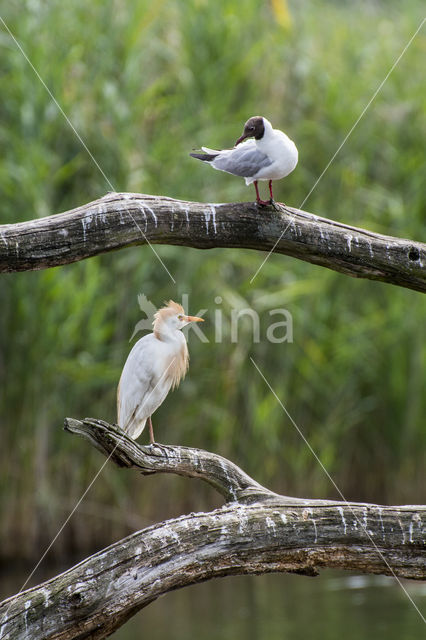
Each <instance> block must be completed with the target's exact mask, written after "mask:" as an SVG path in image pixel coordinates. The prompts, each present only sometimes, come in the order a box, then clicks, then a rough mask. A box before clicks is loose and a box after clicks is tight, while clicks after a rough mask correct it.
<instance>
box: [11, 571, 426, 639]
mask: <svg viewBox="0 0 426 640" xmlns="http://www.w3.org/2000/svg"><path fill="white" fill-rule="evenodd" d="M59 571H60V568H58V569H57V570H56V571H55V570H52V569H50V570H49V575H45V576H44V575H43V576H42V575H39V576H38V580H34V581H32V582H33V583H35V582H39V581H40V580H42V579H44V578H47V577H51V576H52V575H54V574H55V573H59ZM25 577H26V575H25V574H21V573H13V574H11V573H2V574H1V575H0V599H2V598H4V597H6V596H8V595H11V594H12V593H14V592H16V591H18V590H19V588H20V587H21V586H22V583H23V581H24V580H25ZM403 585H404V587H405V589H406V590H407V591H408V594H409V595H410V597H411V598H412V599H413V600H414V601H415V603H416V605H417V606H418V608H419V609H420V611H421V612H422V613H423V615H425V614H426V583H418V582H411V581H404V582H403ZM111 638H112V639H113V640H134V639H138V638H148V639H149V640H166V639H167V640H170V639H172V640H189V639H192V638H195V639H198V638H200V639H203V640H213V638H214V639H217V638H220V640H275V639H277V640H278V639H281V638H282V639H285V640H287V639H288V640H310V639H311V638H315V639H319V640H342V639H344V640H363V639H364V638H365V639H368V640H370V639H371V640H419V639H421V638H426V625H425V624H424V623H423V622H422V620H421V618H420V616H419V614H418V613H417V612H416V610H415V608H414V606H413V604H412V603H411V602H410V600H409V599H408V597H407V595H406V594H405V593H404V591H403V589H402V588H401V587H400V586H399V585H398V583H397V582H396V581H395V580H394V579H392V578H386V577H381V576H359V575H354V574H351V573H346V572H345V573H343V572H334V571H333V572H327V571H324V572H323V573H322V574H321V575H320V576H319V577H317V578H308V577H306V576H297V575H290V574H272V575H265V576H257V577H252V576H243V577H233V578H222V579H216V580H212V581H210V582H205V583H203V584H199V585H195V586H193V587H187V588H185V589H181V590H179V591H174V592H171V593H168V594H166V595H165V596H163V597H162V598H159V599H158V600H156V601H155V602H153V603H152V604H150V605H149V606H148V607H147V608H146V609H143V610H142V611H140V612H139V613H138V614H137V615H136V616H134V617H133V618H132V619H131V620H129V621H128V622H127V623H126V624H125V625H124V627H122V628H121V629H120V630H119V631H117V632H116V633H115V634H113V635H112V636H111Z"/></svg>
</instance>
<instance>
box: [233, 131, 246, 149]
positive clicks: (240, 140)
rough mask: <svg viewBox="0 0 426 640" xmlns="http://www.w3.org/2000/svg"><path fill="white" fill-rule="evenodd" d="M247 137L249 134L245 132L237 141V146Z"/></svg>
mask: <svg viewBox="0 0 426 640" xmlns="http://www.w3.org/2000/svg"><path fill="white" fill-rule="evenodd" d="M246 138H247V135H246V134H245V133H243V135H242V136H241V137H240V138H238V140H237V142H236V143H235V145H234V146H235V147H236V146H237V144H240V142H242V141H243V140H245V139H246Z"/></svg>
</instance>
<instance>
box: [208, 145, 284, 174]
mask: <svg viewBox="0 0 426 640" xmlns="http://www.w3.org/2000/svg"><path fill="white" fill-rule="evenodd" d="M210 164H211V165H212V166H213V167H214V168H215V169H219V170H220V171H226V172H227V173H232V174H233V175H234V176H241V177H242V178H251V177H252V176H255V175H256V174H257V173H258V172H259V171H260V170H261V169H263V168H264V167H267V166H269V165H270V164H272V160H271V159H270V158H269V157H268V156H267V155H265V154H264V153H262V152H261V151H259V149H258V148H257V145H256V143H255V142H254V141H252V140H250V141H249V142H244V143H242V144H240V145H238V147H235V148H234V149H226V150H225V151H219V152H218V155H217V156H216V157H215V158H214V159H213V160H211V162H210Z"/></svg>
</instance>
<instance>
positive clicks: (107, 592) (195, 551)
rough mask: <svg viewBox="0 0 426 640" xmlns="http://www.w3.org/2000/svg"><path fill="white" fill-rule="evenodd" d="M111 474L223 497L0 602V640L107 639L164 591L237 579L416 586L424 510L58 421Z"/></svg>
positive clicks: (423, 573)
mask: <svg viewBox="0 0 426 640" xmlns="http://www.w3.org/2000/svg"><path fill="white" fill-rule="evenodd" d="M65 428H66V429H67V430H68V431H71V432H72V433H76V434H79V435H81V436H83V437H84V438H87V439H88V440H89V441H90V442H91V443H92V444H93V445H94V446H96V447H97V448H98V449H99V450H100V451H101V452H102V453H103V454H104V455H106V456H110V459H111V460H112V461H113V462H115V463H116V464H118V465H119V466H122V467H128V468H131V467H134V468H137V469H139V470H142V473H144V474H151V473H161V472H165V473H177V474H179V475H185V476H188V477H191V478H193V477H198V478H202V479H204V480H206V481H207V482H208V483H209V484H211V485H212V486H214V487H215V488H216V489H218V491H220V493H221V494H222V495H224V496H225V498H226V500H227V501H228V502H227V504H225V506H223V507H222V508H221V509H216V510H215V511H212V512H210V513H198V514H190V515H185V516H181V517H179V518H175V519H173V520H168V521H166V522H162V523H160V524H157V525H154V526H152V527H149V528H147V529H144V530H143V531H139V532H137V533H134V534H133V535H131V536H128V537H127V538H125V539H124V540H120V541H119V542H117V543H115V544H113V545H111V546H110V547H108V548H107V549H104V550H103V551H100V552H99V553H97V554H95V555H93V556H91V557H90V558H87V559H86V560H84V561H83V562H81V563H80V564H78V565H77V566H75V567H73V568H72V569H70V570H69V571H66V572H65V573H63V574H61V575H59V576H56V577H55V578H52V579H51V580H49V581H47V582H45V583H43V584H42V585H39V586H38V587H34V588H32V589H29V590H28V591H25V592H23V593H21V594H18V595H16V596H13V597H12V598H9V599H8V600H5V601H4V602H3V603H1V604H0V640H12V639H15V638H21V637H22V638H24V637H26V638H31V639H32V640H41V639H43V640H71V639H72V640H83V638H89V637H90V638H93V639H100V638H106V637H107V636H108V635H110V634H111V633H112V632H113V631H115V630H116V629H117V628H118V627H119V626H121V625H122V624H123V623H124V622H125V621H126V620H127V619H128V618H129V617H131V616H132V615H134V614H135V613H136V612H137V611H138V610H139V609H141V608H143V607H145V606H147V605H148V604H149V603H150V602H152V601H153V600H155V599H156V598H158V597H159V596H160V595H162V594H164V593H167V592H168V591H170V590H172V589H176V588H179V587H184V586H187V585H190V584H195V583H197V582H200V581H203V580H208V579H210V578H213V577H219V576H227V575H236V574H259V573H266V572H275V571H290V572H296V573H303V574H306V575H316V574H317V573H318V571H319V569H321V568H325V567H335V568H342V569H350V570H356V571H361V572H365V573H377V574H386V575H392V572H393V574H394V575H396V576H399V577H404V578H414V579H425V578H426V562H425V550H424V548H425V528H424V524H423V522H424V518H425V516H426V507H425V506H397V507H395V506H391V507H390V506H379V505H373V504H359V503H345V502H337V501H327V500H300V499H295V498H288V497H285V496H279V495H277V494H275V493H273V492H271V491H269V490H268V489H266V488H265V487H262V486H261V485H259V484H258V483H257V482H256V481H255V480H253V479H252V478H250V477H249V476H248V475H247V474H245V473H244V472H243V471H242V470H241V469H239V468H238V467H237V466H236V465H235V464H233V463H232V462H230V461H229V460H226V459H225V458H222V457H220V456H217V455H215V454H212V453H209V452H207V451H202V450H199V449H190V448H187V447H175V446H168V445H167V446H166V445H159V444H155V445H150V446H140V445H138V444H136V443H135V442H134V441H133V440H131V439H129V438H128V437H127V436H126V435H124V434H123V433H122V432H121V431H120V430H119V429H118V428H117V427H114V426H112V425H108V424H107V423H105V422H102V421H98V420H90V419H86V420H84V421H83V422H81V421H79V420H74V419H70V418H68V419H67V420H66V421H65Z"/></svg>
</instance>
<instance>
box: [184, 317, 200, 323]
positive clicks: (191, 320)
mask: <svg viewBox="0 0 426 640" xmlns="http://www.w3.org/2000/svg"><path fill="white" fill-rule="evenodd" d="M184 318H185V322H204V318H199V317H198V316H184Z"/></svg>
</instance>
